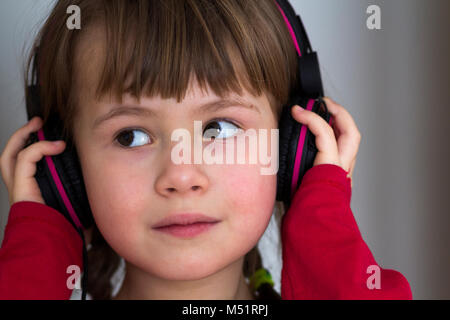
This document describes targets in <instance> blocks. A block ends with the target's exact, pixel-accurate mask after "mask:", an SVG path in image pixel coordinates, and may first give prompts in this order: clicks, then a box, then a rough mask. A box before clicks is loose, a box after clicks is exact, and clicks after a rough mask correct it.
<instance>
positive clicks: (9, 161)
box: [0, 117, 42, 186]
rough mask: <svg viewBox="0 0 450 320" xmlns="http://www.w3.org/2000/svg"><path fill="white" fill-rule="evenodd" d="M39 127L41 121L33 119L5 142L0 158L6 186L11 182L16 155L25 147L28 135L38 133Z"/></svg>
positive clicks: (36, 118) (37, 118)
mask: <svg viewBox="0 0 450 320" xmlns="http://www.w3.org/2000/svg"><path fill="white" fill-rule="evenodd" d="M41 127H42V119H41V118H39V117H34V118H33V119H31V120H30V121H29V122H28V123H27V124H25V125H24V126H22V127H21V128H20V129H18V130H17V131H16V132H15V133H14V134H13V135H12V136H11V138H10V139H9V141H8V142H7V144H6V146H5V149H4V150H3V153H2V155H1V156H0V161H1V162H0V167H1V173H2V177H3V180H4V181H5V183H6V185H7V186H8V185H10V183H11V182H12V178H13V174H14V167H15V163H16V157H17V154H18V153H19V152H20V150H22V149H23V147H24V146H25V143H26V141H27V139H28V137H29V135H30V133H32V132H36V131H38V130H39V129H40V128H41Z"/></svg>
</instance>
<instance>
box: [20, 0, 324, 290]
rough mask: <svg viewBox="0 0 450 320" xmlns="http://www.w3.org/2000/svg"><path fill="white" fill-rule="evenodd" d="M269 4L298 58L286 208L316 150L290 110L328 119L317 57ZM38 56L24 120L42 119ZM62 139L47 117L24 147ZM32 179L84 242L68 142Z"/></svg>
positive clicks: (281, 197) (286, 14)
mask: <svg viewBox="0 0 450 320" xmlns="http://www.w3.org/2000/svg"><path fill="white" fill-rule="evenodd" d="M274 1H275V2H276V4H277V7H278V9H279V10H280V12H281V14H282V16H283V18H284V21H285V22H286V25H287V28H288V30H289V33H290V35H291V38H292V40H293V42H294V45H295V48H296V50H297V53H298V70H297V72H298V79H299V86H298V88H295V89H293V90H292V91H291V93H290V96H289V101H288V102H287V103H286V104H285V105H284V106H283V109H282V112H281V117H280V120H279V169H278V173H277V196H276V199H277V200H278V201H282V202H283V203H284V205H285V208H286V209H287V208H289V206H290V204H291V200H292V197H293V196H294V194H295V191H296V190H297V189H298V187H299V186H300V183H301V180H302V177H303V176H304V174H305V173H306V171H307V170H308V169H310V168H311V167H312V165H313V162H314V159H315V157H316V154H317V151H318V150H317V148H316V146H315V137H314V134H313V133H312V132H310V131H309V130H308V128H307V126H305V125H302V124H300V123H298V122H297V121H296V120H295V119H294V118H293V117H292V115H291V108H292V107H293V106H294V105H301V106H303V107H304V108H305V109H306V110H309V111H312V112H315V113H317V114H319V115H320V116H321V117H322V118H323V119H324V120H325V121H326V122H327V123H330V120H331V115H330V113H329V112H328V109H327V107H326V104H325V102H324V101H323V100H322V99H321V97H322V96H323V87H322V80H321V76H320V68H319V61H318V57H317V53H316V52H313V51H312V48H311V44H310V42H309V39H308V36H307V34H306V30H305V28H304V27H303V23H302V21H301V19H300V17H299V16H298V15H297V14H296V12H295V11H294V9H293V8H292V6H291V5H290V3H289V1H287V0H274ZM38 51H39V50H36V53H35V56H34V65H33V68H35V71H36V77H34V79H33V80H34V81H33V84H31V85H29V86H27V90H28V93H27V95H26V96H27V101H26V107H27V116H28V120H30V119H32V118H33V117H34V116H40V117H42V111H41V108H40V98H39V87H38V84H39V73H38V72H37V71H38V70H37V61H38V60H37V59H38ZM61 139H62V127H61V120H60V119H59V118H58V117H57V116H56V115H50V117H49V120H48V122H47V124H45V125H44V127H43V128H41V129H40V130H39V131H38V132H37V133H32V134H31V135H30V138H29V140H28V142H27V143H26V145H25V147H27V146H29V145H30V144H32V143H35V142H38V141H43V140H50V141H53V140H61ZM35 178H36V180H37V183H38V185H39V188H40V190H41V193H42V196H43V198H44V200H45V202H46V204H47V205H48V206H50V207H52V208H54V209H56V210H57V211H59V212H61V213H62V214H63V215H64V216H65V217H66V218H67V219H68V220H69V221H70V223H71V224H72V225H73V226H74V227H75V228H76V230H78V232H79V233H80V235H81V236H82V238H83V241H84V237H83V233H82V230H83V229H87V228H89V227H91V226H92V225H93V224H94V219H93V216H92V212H91V208H90V206H89V201H88V197H87V194H86V189H85V186H84V181H83V175H82V171H81V166H80V163H79V160H78V155H77V152H76V149H75V146H74V145H73V144H72V142H67V146H66V148H65V149H64V152H63V153H61V154H58V155H55V156H45V157H44V158H43V159H42V160H40V161H39V162H38V163H37V170H36V175H35ZM84 254H86V252H84ZM85 261H86V260H85ZM86 271H87V269H86V270H85V272H86ZM83 278H85V277H83ZM83 287H84V286H83ZM84 288H85V287H84ZM83 291H84V289H83ZM83 297H84V292H83Z"/></svg>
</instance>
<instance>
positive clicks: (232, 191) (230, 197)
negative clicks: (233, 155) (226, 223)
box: [221, 165, 277, 241]
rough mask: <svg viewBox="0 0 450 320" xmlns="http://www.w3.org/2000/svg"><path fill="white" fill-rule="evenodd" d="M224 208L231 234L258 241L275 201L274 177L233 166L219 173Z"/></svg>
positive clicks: (256, 166)
mask: <svg viewBox="0 0 450 320" xmlns="http://www.w3.org/2000/svg"><path fill="white" fill-rule="evenodd" d="M221 175H222V179H221V180H222V181H223V188H224V191H223V192H224V194H226V195H227V196H226V197H224V201H225V203H226V206H227V207H228V208H229V211H228V213H226V214H229V215H230V218H231V219H230V223H231V227H232V228H233V230H235V231H237V232H239V233H240V234H242V235H247V237H248V238H253V239H256V241H257V240H259V237H260V236H262V234H263V233H264V230H265V228H266V227H267V225H268V223H269V220H270V217H271V214H272V211H273V207H274V204H275V198H276V182H277V180H276V175H261V173H260V166H258V165H254V166H248V165H246V166H244V165H236V166H230V167H226V168H225V170H222V173H221Z"/></svg>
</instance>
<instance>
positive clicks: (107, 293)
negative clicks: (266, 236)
mask: <svg viewBox="0 0 450 320" xmlns="http://www.w3.org/2000/svg"><path fill="white" fill-rule="evenodd" d="M70 5H77V6H78V7H79V8H80V11H81V29H80V30H77V29H74V30H69V29H68V28H67V26H66V19H67V18H68V17H69V15H68V14H67V8H68V7H69V6H70ZM96 26H102V27H103V30H105V36H106V43H107V45H108V49H107V50H105V56H104V60H103V61H104V65H103V66H101V67H102V68H101V69H100V70H102V71H101V74H100V76H99V82H98V86H97V88H96V90H95V93H96V95H97V98H100V97H101V96H103V95H105V94H107V93H111V94H114V95H115V96H116V98H117V99H118V100H119V101H121V99H122V95H123V94H124V93H130V94H132V95H133V96H134V97H136V98H137V99H139V98H140V96H142V95H146V96H150V97H152V96H155V95H157V94H160V95H161V97H162V98H171V97H176V99H177V102H180V101H181V100H182V99H183V97H184V96H185V94H186V91H187V89H188V86H189V83H190V80H191V79H192V76H195V78H196V80H198V83H199V85H200V87H201V88H202V89H206V85H209V87H210V88H211V89H212V90H213V91H214V93H215V94H216V95H218V96H220V97H223V96H224V95H226V94H227V93H229V92H230V91H232V92H237V93H238V94H240V93H241V92H242V91H241V90H242V87H244V88H245V89H246V90H247V91H249V92H250V93H251V94H253V95H255V96H259V95H261V94H262V93H266V94H268V95H270V96H271V97H273V101H271V102H272V111H273V112H274V114H275V115H276V116H277V117H279V115H280V113H281V107H282V105H284V104H285V103H286V102H287V100H288V97H289V93H290V91H291V90H292V89H293V88H294V87H295V86H296V85H297V79H296V70H297V56H296V51H295V47H294V45H293V43H292V40H291V38H290V35H289V32H288V30H287V27H286V25H285V23H284V20H283V17H282V15H281V13H280V12H279V10H278V8H277V6H276V3H275V0H216V1H210V0H130V1H122V0H59V1H58V2H57V3H56V4H55V6H54V7H53V9H52V11H51V13H50V16H49V17H48V19H47V20H46V22H45V24H44V26H43V28H42V29H41V30H40V32H39V34H38V37H37V39H36V41H35V43H34V46H33V47H32V49H31V52H30V56H29V59H28V61H27V65H26V70H24V74H25V84H29V83H30V82H31V80H32V79H36V76H37V75H38V77H39V96H40V105H41V106H43V109H42V114H41V116H42V118H43V120H44V123H46V122H47V120H48V119H49V116H50V115H51V114H53V113H55V114H57V115H58V116H59V117H60V119H61V121H62V124H63V138H64V139H65V140H68V141H69V140H73V123H74V119H75V117H76V112H77V92H76V88H75V85H73V84H74V83H75V82H76V79H77V77H76V71H77V68H76V63H75V61H76V59H75V52H76V50H75V48H77V44H78V43H79V42H80V41H81V40H82V39H83V37H84V36H85V35H86V33H88V32H89V30H92V29H91V28H94V27H96ZM37 49H39V50H37ZM36 51H37V52H38V53H39V56H38V59H37V61H35V60H33V57H34V55H35V53H36ZM28 95H29V92H26V97H27V99H28ZM94 229H95V230H94V235H93V240H92V249H91V250H90V251H89V261H90V263H89V285H88V288H89V292H90V294H91V295H92V297H93V298H94V299H107V298H110V297H111V287H110V284H109V280H110V277H111V275H112V273H113V272H114V271H115V269H116V267H117V265H118V263H119V257H118V256H117V255H116V254H115V253H114V251H113V250H112V249H111V248H110V247H109V245H108V244H107V243H106V241H105V240H104V239H103V237H102V236H101V234H100V232H99V231H98V230H97V229H96V228H94ZM250 259H252V261H253V262H252V261H250ZM258 259H259V261H260V260H261V259H260V255H259V252H258V250H257V249H254V250H252V251H251V252H250V253H249V254H247V255H246V262H245V263H244V273H245V274H246V275H251V274H252V273H253V272H254V270H255V268H256V269H257V268H258V266H259V265H261V263H259V264H258V263H255V261H257V260H258Z"/></svg>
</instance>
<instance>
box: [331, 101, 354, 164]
mask: <svg viewBox="0 0 450 320" xmlns="http://www.w3.org/2000/svg"><path fill="white" fill-rule="evenodd" d="M323 99H324V101H325V102H326V104H327V108H328V110H329V111H330V113H331V114H332V115H333V118H334V119H333V120H334V121H333V129H334V132H335V134H338V136H337V141H338V143H337V144H338V149H339V155H340V157H341V160H342V162H343V163H345V164H347V166H349V165H350V163H351V161H352V160H353V158H354V157H355V156H356V154H357V153H358V148H359V143H360V141H361V133H360V132H359V130H358V127H357V126H356V123H355V121H354V120H353V117H352V116H351V115H350V113H349V112H348V111H347V110H346V109H345V108H344V107H342V106H341V105H339V104H337V103H336V102H334V101H333V100H331V99H330V98H327V97H324V98H323Z"/></svg>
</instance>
